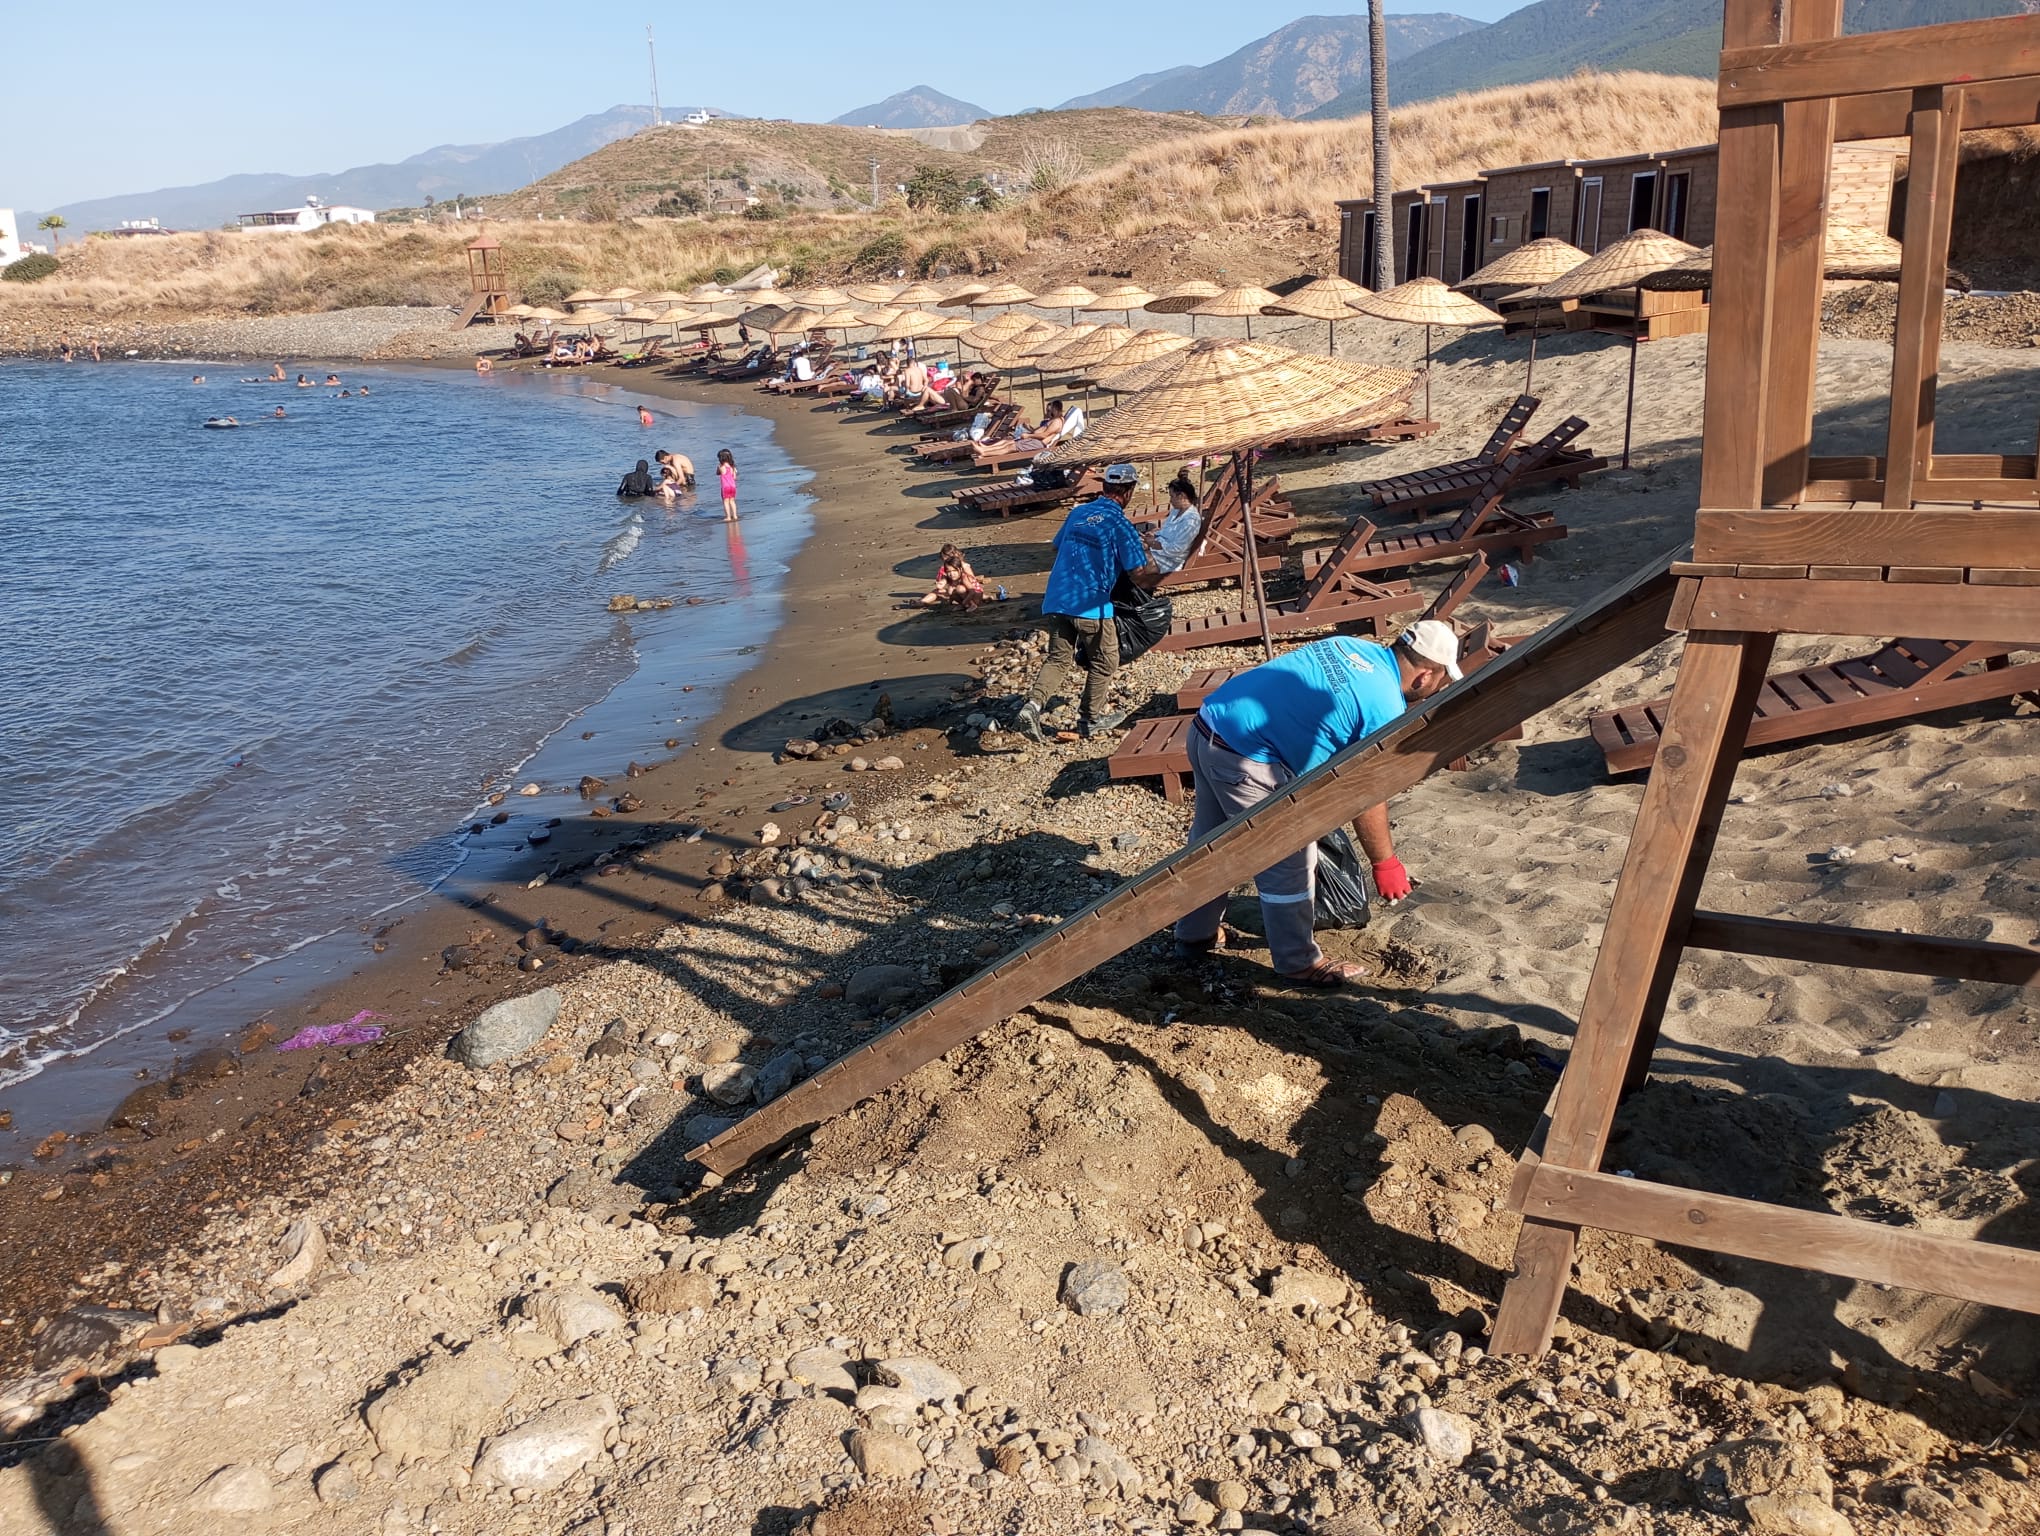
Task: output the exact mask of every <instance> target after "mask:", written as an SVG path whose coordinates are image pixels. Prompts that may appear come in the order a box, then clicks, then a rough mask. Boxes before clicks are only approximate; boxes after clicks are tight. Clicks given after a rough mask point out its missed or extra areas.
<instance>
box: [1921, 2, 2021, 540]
mask: <svg viewBox="0 0 2040 1536" xmlns="http://www.w3.org/2000/svg"><path fill="white" fill-rule="evenodd" d="M2035 25H2036V26H2040V21H2036V23H2035ZM1961 149H1962V93H1961V92H1960V91H1943V90H1941V89H1940V88H1938V87H1936V88H1934V89H1931V90H1923V91H1921V92H1920V93H1919V95H1918V97H1917V99H1916V100H1915V101H1914V103H1913V115H1912V172H1911V175H1910V176H1909V178H1908V179H1907V182H1906V194H1905V255H1904V256H1903V258H1901V261H1900V264H1899V276H1898V323H1897V327H1896V329H1895V331H1894V333H1893V336H1892V358H1891V421H1890V426H1889V430H1888V435H1887V437H1886V445H1885V450H1884V452H1885V471H1884V505H1885V506H1886V507H1891V508H1905V507H1910V506H1911V505H1912V504H1913V502H1914V500H1915V499H1916V495H1917V487H1916V486H1915V485H1914V483H1913V482H1914V481H1915V480H1919V479H1924V478H1925V477H1926V474H1927V466H1928V464H1929V462H1930V461H1931V460H1932V458H1933V455H1934V398H1935V393H1936V389H1937V386H1938V384H1939V382H1940V377H1939V376H1940V370H1941V315H1942V311H1943V309H1944V308H1945V307H1946V297H1947V290H1948V241H1949V239H1950V236H1951V233H1952V231H1953V229H1954V226H1955V168H1956V161H1957V159H1958V157H1959V156H1960V154H1961Z"/></svg>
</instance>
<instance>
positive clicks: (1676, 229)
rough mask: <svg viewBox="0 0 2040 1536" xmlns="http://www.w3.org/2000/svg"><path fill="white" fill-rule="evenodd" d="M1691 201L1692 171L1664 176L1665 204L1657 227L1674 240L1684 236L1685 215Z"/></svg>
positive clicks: (1681, 238)
mask: <svg viewBox="0 0 2040 1536" xmlns="http://www.w3.org/2000/svg"><path fill="white" fill-rule="evenodd" d="M1692 201H1693V173H1692V172H1691V171H1680V172H1679V173H1678V174H1677V175H1674V176H1667V177H1666V178H1665V206H1664V210H1663V217H1662V218H1660V219H1659V220H1658V228H1659V229H1661V230H1663V231H1664V232H1665V233H1666V234H1668V235H1670V236H1671V237H1672V238H1673V239H1674V240H1683V239H1685V238H1686V215H1687V211H1688V209H1689V208H1690V207H1691V205H1692Z"/></svg>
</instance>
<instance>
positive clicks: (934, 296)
mask: <svg viewBox="0 0 2040 1536" xmlns="http://www.w3.org/2000/svg"><path fill="white" fill-rule="evenodd" d="M892 301H893V303H895V304H914V305H920V304H939V303H941V302H942V290H941V289H940V288H937V287H936V286H935V285H934V284H933V283H909V284H907V286H906V287H904V288H902V289H901V290H900V291H899V292H898V293H896V294H894V295H893V296H892Z"/></svg>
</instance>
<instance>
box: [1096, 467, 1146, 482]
mask: <svg viewBox="0 0 2040 1536" xmlns="http://www.w3.org/2000/svg"><path fill="white" fill-rule="evenodd" d="M1105 483H1106V484H1107V485H1139V484H1140V468H1139V466H1138V465H1134V464H1108V465H1106V466H1105Z"/></svg>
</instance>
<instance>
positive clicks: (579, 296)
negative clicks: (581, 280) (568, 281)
mask: <svg viewBox="0 0 2040 1536" xmlns="http://www.w3.org/2000/svg"><path fill="white" fill-rule="evenodd" d="M601 297H602V295H601V294H599V293H597V292H596V291H595V290H594V289H593V288H576V289H575V290H574V291H573V292H572V293H570V294H568V295H567V302H568V303H569V304H576V305H579V304H592V303H594V302H595V301H596V300H597V299H600V298H601Z"/></svg>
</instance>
